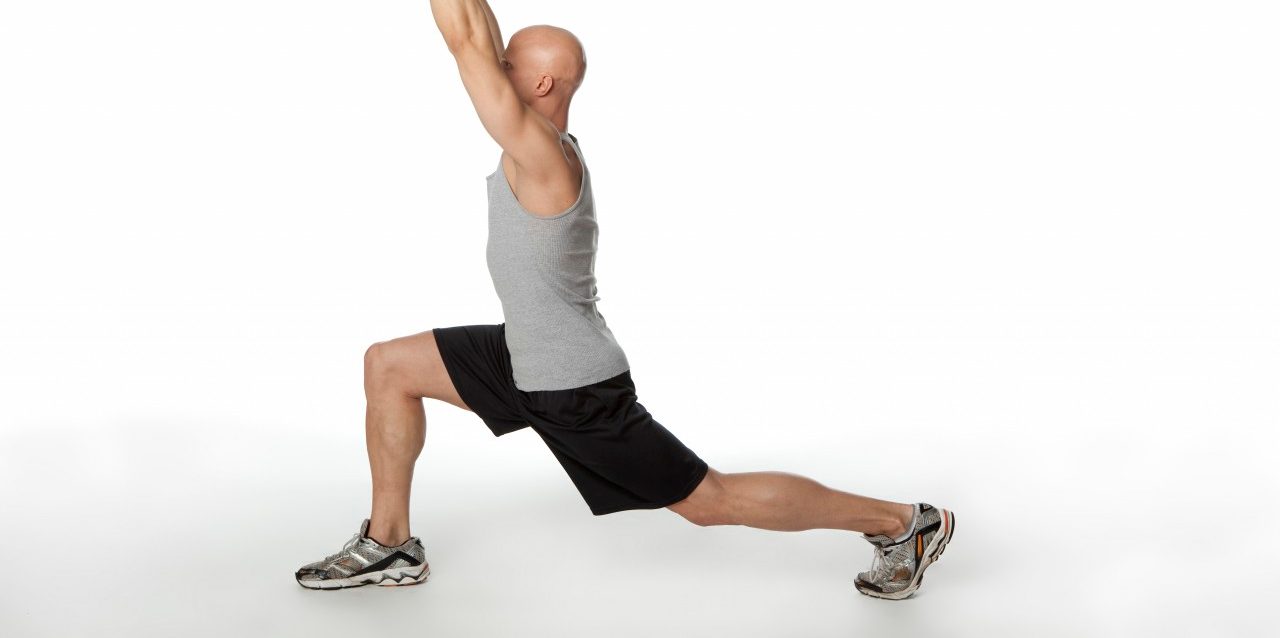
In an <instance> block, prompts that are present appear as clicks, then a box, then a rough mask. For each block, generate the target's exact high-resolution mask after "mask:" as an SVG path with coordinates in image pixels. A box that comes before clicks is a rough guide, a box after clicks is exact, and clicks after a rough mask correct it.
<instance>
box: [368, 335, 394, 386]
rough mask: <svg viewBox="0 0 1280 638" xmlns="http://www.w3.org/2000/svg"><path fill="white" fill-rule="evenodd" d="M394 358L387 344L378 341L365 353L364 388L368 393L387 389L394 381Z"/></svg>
mask: <svg viewBox="0 0 1280 638" xmlns="http://www.w3.org/2000/svg"><path fill="white" fill-rule="evenodd" d="M392 367H393V366H392V358H391V354H390V352H388V347H387V342H385V341H378V342H375V343H374V344H373V345H370V346H369V347H368V348H367V349H365V351H364V388H365V391H366V392H371V391H377V390H383V389H386V388H387V387H388V386H389V385H390V384H391V381H392V380H393V379H394V377H395V375H394V371H393V370H392Z"/></svg>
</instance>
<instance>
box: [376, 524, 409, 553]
mask: <svg viewBox="0 0 1280 638" xmlns="http://www.w3.org/2000/svg"><path fill="white" fill-rule="evenodd" d="M368 536H369V538H370V539H372V540H373V541H374V542H376V543H378V544H379V545H382V546H383V547H399V546H401V545H403V544H405V543H406V542H407V541H408V540H409V538H410V536H409V525H408V524H407V523H404V524H400V525H387V526H380V525H378V524H376V523H374V522H373V521H369V531H368Z"/></svg>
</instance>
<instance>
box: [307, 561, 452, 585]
mask: <svg viewBox="0 0 1280 638" xmlns="http://www.w3.org/2000/svg"><path fill="white" fill-rule="evenodd" d="M430 574H431V568H430V567H429V566H428V565H427V564H426V563H423V564H421V565H412V566H409V567H398V568H396V569H384V570H382V571H380V572H370V573H368V574H360V575H357V576H352V577H350V578H332V579H326V580H302V579H298V584H299V585H302V586H303V587H306V588H307V589H351V588H352V587H364V586H365V585H381V586H383V587H405V586H408V585H418V584H421V583H424V582H426V580H427V576H428V575H430Z"/></svg>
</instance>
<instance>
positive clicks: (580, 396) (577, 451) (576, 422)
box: [524, 371, 710, 516]
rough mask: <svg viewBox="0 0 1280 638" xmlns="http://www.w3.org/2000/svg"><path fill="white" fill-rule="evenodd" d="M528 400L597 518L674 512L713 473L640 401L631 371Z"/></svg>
mask: <svg viewBox="0 0 1280 638" xmlns="http://www.w3.org/2000/svg"><path fill="white" fill-rule="evenodd" d="M524 397H525V408H526V411H527V413H528V416H529V417H530V421H531V422H532V425H533V429H534V431H535V432H537V433H538V435H539V436H541V437H542V439H543V441H545V442H546V444H547V446H548V447H549V448H551V452H552V454H554V455H555V457H556V459H557V460H558V461H560V464H561V465H562V466H563V467H564V470H565V472H566V473H568V475H569V478H570V479H571V480H572V481H573V483H574V484H575V485H576V486H577V488H578V491H579V492H580V493H581V495H582V497H583V499H584V500H585V501H586V502H587V506H588V507H589V508H590V509H591V512H592V513H593V514H596V515H597V516H598V515H602V514H609V513H612V512H619V511H622V510H633V509H657V508H661V507H670V506H671V505H673V504H676V503H679V502H681V501H683V500H685V499H686V498H687V497H688V496H689V495H690V494H691V493H692V492H693V491H694V489H695V488H696V487H698V486H699V485H700V484H701V483H702V480H703V478H704V477H705V475H706V473H707V472H708V470H709V469H710V468H709V467H708V465H707V463H706V461H704V460H703V459H702V458H700V457H699V456H698V455H697V454H696V453H694V451H693V450H691V449H689V447H688V446H686V445H685V444H684V443H683V442H681V441H680V439H679V438H677V437H676V436H675V434H673V433H672V432H671V431H670V430H668V429H667V428H666V427H664V426H663V425H662V424H661V423H659V422H658V421H657V420H655V419H654V418H653V415H651V414H649V411H648V410H647V409H645V407H644V405H643V404H641V403H640V402H639V401H637V398H636V394H635V385H634V383H633V382H632V381H631V373H630V371H627V372H623V373H622V374H620V375H618V376H616V377H613V378H612V379H608V380H605V381H601V382H598V383H594V384H591V385H588V386H583V387H581V388H576V389H572V390H553V391H540V392H526V393H524Z"/></svg>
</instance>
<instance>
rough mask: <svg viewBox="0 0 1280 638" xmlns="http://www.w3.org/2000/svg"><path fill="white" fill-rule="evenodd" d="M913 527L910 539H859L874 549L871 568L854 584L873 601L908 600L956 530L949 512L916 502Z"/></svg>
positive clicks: (860, 574)
mask: <svg viewBox="0 0 1280 638" xmlns="http://www.w3.org/2000/svg"><path fill="white" fill-rule="evenodd" d="M915 518H916V524H915V529H914V530H912V533H911V535H910V536H907V538H906V539H905V540H901V541H895V540H894V539H892V538H889V537H888V536H885V535H883V534H876V535H874V536H869V535H867V534H863V535H862V537H863V538H865V539H867V542H869V543H871V544H872V545H874V546H875V555H874V556H873V557H872V561H871V569H870V570H867V571H865V572H860V573H859V574H858V576H857V578H856V579H854V581H853V584H854V586H855V587H857V588H858V591H860V592H862V593H864V594H866V595H868V596H875V597H876V598H889V599H893V600H898V599H902V598H907V597H909V596H911V595H912V594H914V593H915V592H916V590H917V589H919V588H920V582H921V581H922V580H923V579H924V570H925V568H926V567H928V566H929V565H931V564H933V563H934V561H937V560H938V557H939V556H942V552H943V550H945V549H946V548H947V543H948V542H949V541H950V540H951V534H952V532H954V531H955V529H956V516H955V514H952V513H951V511H950V510H945V509H941V508H937V507H934V506H932V505H930V504H928V503H916V517H915Z"/></svg>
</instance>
